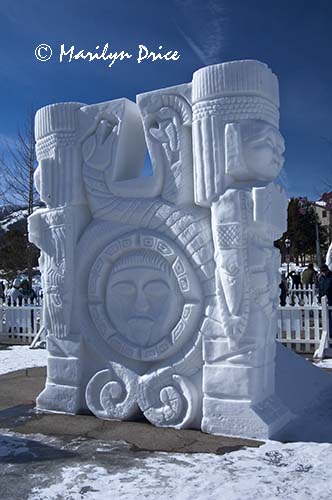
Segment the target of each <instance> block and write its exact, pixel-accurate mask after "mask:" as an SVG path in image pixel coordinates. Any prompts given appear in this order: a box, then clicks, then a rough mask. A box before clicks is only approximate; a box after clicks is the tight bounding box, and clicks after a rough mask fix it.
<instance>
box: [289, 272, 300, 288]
mask: <svg viewBox="0 0 332 500" xmlns="http://www.w3.org/2000/svg"><path fill="white" fill-rule="evenodd" d="M290 277H291V278H292V284H293V287H294V288H298V287H299V286H301V284H302V283H301V275H300V274H299V273H298V272H295V271H292V272H291V273H290Z"/></svg>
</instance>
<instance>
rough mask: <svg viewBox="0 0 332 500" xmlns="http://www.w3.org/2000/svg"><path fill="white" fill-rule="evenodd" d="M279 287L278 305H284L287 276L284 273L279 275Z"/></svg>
mask: <svg viewBox="0 0 332 500" xmlns="http://www.w3.org/2000/svg"><path fill="white" fill-rule="evenodd" d="M279 288H280V297H279V300H280V305H281V306H285V305H286V297H287V278H286V274H285V273H282V275H281V282H280V285H279Z"/></svg>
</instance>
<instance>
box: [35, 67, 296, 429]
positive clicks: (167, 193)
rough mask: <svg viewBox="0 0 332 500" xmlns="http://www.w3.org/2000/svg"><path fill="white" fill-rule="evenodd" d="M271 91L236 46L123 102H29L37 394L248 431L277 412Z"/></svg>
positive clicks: (277, 423)
mask: <svg viewBox="0 0 332 500" xmlns="http://www.w3.org/2000/svg"><path fill="white" fill-rule="evenodd" d="M278 105H279V103H278V84H277V79H276V77H275V76H274V75H273V73H272V72H271V71H270V70H269V68H268V67H267V66H266V65H264V64H262V63H259V62H257V61H235V62H232V63H224V64H220V65H216V66H210V67H207V68H203V69H201V70H199V71H197V72H196V73H195V74H194V78H193V82H192V84H184V85H179V86H176V87H171V88H167V89H161V90H156V91H153V92H148V93H146V94H142V95H139V96H138V98H137V104H134V103H132V102H130V101H128V100H127V99H117V100H114V101H110V102H107V103H102V104H96V105H91V106H88V105H84V104H79V103H65V104H57V105H52V106H47V107H46V108H43V109H41V110H40V111H38V113H37V115H36V138H37V157H38V161H39V167H38V170H37V172H36V185H37V188H38V190H39V192H40V193H41V198H42V200H43V201H44V202H45V204H46V208H43V209H40V210H38V211H37V212H36V213H34V214H33V215H32V216H31V217H30V220H29V230H30V239H31V241H33V242H34V243H36V244H37V245H38V246H39V247H40V248H41V259H40V265H41V269H42V275H43V288H44V290H45V297H46V298H45V307H44V311H43V328H44V329H45V331H46V332H47V334H48V336H47V338H48V350H49V358H48V377H47V383H46V387H45V389H44V391H43V392H42V393H41V395H40V396H39V397H38V400H37V406H38V407H39V408H40V409H45V410H48V411H62V412H70V413H78V412H87V411H91V412H92V413H93V414H95V415H96V416H97V417H100V418H105V419H135V418H139V416H140V415H142V414H143V415H144V416H145V417H146V418H147V419H148V420H149V421H150V422H151V423H153V424H154V425H158V426H171V427H175V428H184V427H192V428H201V429H202V430H204V431H206V432H209V433H216V434H228V435H238V436H248V437H257V438H262V437H269V436H270V435H272V434H274V433H275V432H276V431H277V430H279V429H280V428H282V427H283V426H284V425H285V424H286V423H287V422H288V420H289V419H290V416H291V415H290V413H289V412H288V411H287V409H286V408H284V407H283V405H282V403H281V402H280V401H279V400H278V399H277V398H276V396H275V395H274V357H275V336H276V306H277V298H278V286H277V281H278V276H277V267H278V264H279V254H278V252H277V250H275V249H274V247H273V241H274V240H275V239H277V238H279V237H280V235H281V234H282V233H283V231H284V230H285V221H286V198H285V195H284V193H283V192H282V190H281V189H280V188H279V187H278V186H276V185H274V184H273V183H272V181H273V180H274V179H275V177H276V176H277V175H278V173H279V171H280V169H281V167H282V163H283V158H282V153H283V150H284V145H283V139H282V137H281V135H280V133H279V131H278ZM146 144H147V146H148V150H149V153H150V157H151V163H152V169H153V175H152V176H151V177H140V176H139V175H140V171H141V167H142V164H143V161H144V157H145V150H146Z"/></svg>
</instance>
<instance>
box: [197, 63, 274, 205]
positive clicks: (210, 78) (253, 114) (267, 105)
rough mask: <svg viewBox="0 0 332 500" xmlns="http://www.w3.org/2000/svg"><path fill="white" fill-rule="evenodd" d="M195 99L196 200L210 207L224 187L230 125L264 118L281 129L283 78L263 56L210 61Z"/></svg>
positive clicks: (201, 73)
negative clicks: (261, 59) (280, 83)
mask: <svg viewBox="0 0 332 500" xmlns="http://www.w3.org/2000/svg"><path fill="white" fill-rule="evenodd" d="M192 103H193V147H194V159H195V161H194V172H195V201H196V203H197V204H199V205H202V206H210V205H211V202H212V201H213V200H214V199H216V197H218V196H219V195H220V194H222V193H223V191H224V189H225V170H226V169H225V157H224V155H223V154H221V152H224V151H225V142H224V140H225V139H224V131H225V127H226V124H229V123H239V122H241V121H243V120H262V121H265V122H267V123H269V124H270V125H272V126H274V127H276V128H278V127H279V110H278V108H279V91H278V79H277V77H276V76H275V75H274V74H273V73H272V71H271V70H270V69H269V68H268V66H267V65H266V64H264V63H261V62H259V61H253V60H245V61H232V62H227V63H223V64H216V65H213V66H208V67H206V68H201V69H199V70H198V71H196V72H195V73H194V76H193V82H192ZM209 144H210V145H211V144H213V148H211V147H209V146H208V145H209Z"/></svg>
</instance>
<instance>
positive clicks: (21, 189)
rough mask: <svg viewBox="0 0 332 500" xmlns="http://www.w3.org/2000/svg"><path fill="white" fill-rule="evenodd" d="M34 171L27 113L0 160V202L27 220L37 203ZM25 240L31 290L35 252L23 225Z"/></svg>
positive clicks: (31, 119)
mask: <svg viewBox="0 0 332 500" xmlns="http://www.w3.org/2000/svg"><path fill="white" fill-rule="evenodd" d="M36 167H37V160H36V147H35V135H34V113H33V112H30V114H29V117H28V119H27V121H26V123H25V125H24V126H23V128H22V129H19V130H18V131H17V137H16V140H15V142H14V143H13V144H12V143H10V142H9V141H6V140H5V141H4V147H3V153H2V158H0V169H1V174H2V175H1V178H2V184H1V192H0V195H1V197H2V200H3V202H4V203H5V204H7V205H14V206H15V208H16V209H24V210H27V215H28V216H29V215H31V214H32V212H33V208H34V206H35V205H36V204H37V203H39V195H38V193H37V191H36V188H35V186H34V182H33V175H34V172H35V169H36ZM25 240H26V248H27V252H26V257H27V259H26V260H27V272H28V280H29V285H30V286H31V284H32V267H33V260H34V259H35V253H36V252H35V248H34V245H33V244H32V243H30V242H29V240H28V228H27V225H26V227H25Z"/></svg>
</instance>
